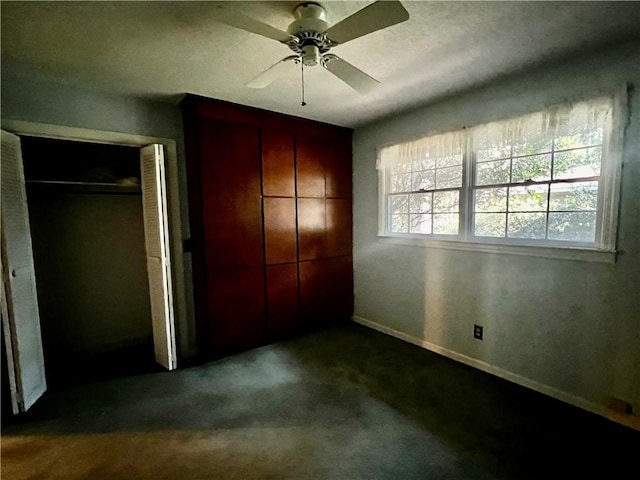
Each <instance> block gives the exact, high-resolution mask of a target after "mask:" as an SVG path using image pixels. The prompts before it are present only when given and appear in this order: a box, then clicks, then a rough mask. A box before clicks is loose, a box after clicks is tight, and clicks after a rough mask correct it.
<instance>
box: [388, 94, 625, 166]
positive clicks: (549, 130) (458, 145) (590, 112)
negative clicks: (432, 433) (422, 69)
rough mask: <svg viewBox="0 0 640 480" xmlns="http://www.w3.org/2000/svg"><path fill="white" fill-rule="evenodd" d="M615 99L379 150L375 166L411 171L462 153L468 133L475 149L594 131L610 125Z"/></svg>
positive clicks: (590, 102) (486, 125)
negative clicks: (425, 162)
mask: <svg viewBox="0 0 640 480" xmlns="http://www.w3.org/2000/svg"><path fill="white" fill-rule="evenodd" d="M612 103H613V102H612V98H611V97H610V96H609V97H601V98H597V99H593V100H589V101H584V102H577V103H574V104H565V105H562V106H558V107H552V108H549V109H547V110H545V111H543V112H537V113H533V114H529V115H523V116H520V117H514V118H511V119H507V120H501V121H497V122H491V123H486V124H482V125H478V126H475V127H473V128H469V129H466V130H459V131H455V132H448V133H443V134H437V135H431V136H426V137H423V138H419V139H415V140H410V141H407V142H402V143H398V144H395V145H391V146H388V147H384V148H381V149H380V152H379V155H378V159H377V164H376V167H377V168H378V169H379V170H381V169H387V168H392V169H393V170H394V171H410V170H411V163H412V162H414V161H418V160H421V159H428V158H432V159H434V158H439V157H440V158H442V157H451V156H455V155H460V154H461V153H462V151H463V149H464V141H465V138H466V136H467V135H470V136H471V138H472V140H473V148H474V150H477V149H486V148H499V147H508V146H510V145H513V144H516V143H517V144H523V143H528V144H533V143H539V142H543V141H551V140H552V139H554V138H557V137H562V136H570V135H576V134H584V135H588V134H593V132H600V135H602V132H603V130H606V128H607V127H608V126H609V122H610V121H611V112H612Z"/></svg>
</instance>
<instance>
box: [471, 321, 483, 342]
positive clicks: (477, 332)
mask: <svg viewBox="0 0 640 480" xmlns="http://www.w3.org/2000/svg"><path fill="white" fill-rule="evenodd" d="M483 331H484V327H483V326H482V325H475V324H474V325H473V338H477V339H478V340H482V334H483Z"/></svg>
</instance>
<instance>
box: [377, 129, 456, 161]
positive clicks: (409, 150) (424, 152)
mask: <svg viewBox="0 0 640 480" xmlns="http://www.w3.org/2000/svg"><path fill="white" fill-rule="evenodd" d="M463 146H464V131H462V130H461V131H458V132H449V133H444V134H440V135H432V136H428V137H423V138H419V139H416V140H411V141H408V142H403V143H399V144H396V145H391V146H389V147H384V148H382V149H381V150H380V154H379V155H378V161H377V168H378V170H381V169H387V168H391V169H393V170H396V171H411V170H412V163H413V162H418V161H421V160H429V159H431V160H434V161H435V159H438V158H449V157H455V156H458V155H461V154H462V153H463Z"/></svg>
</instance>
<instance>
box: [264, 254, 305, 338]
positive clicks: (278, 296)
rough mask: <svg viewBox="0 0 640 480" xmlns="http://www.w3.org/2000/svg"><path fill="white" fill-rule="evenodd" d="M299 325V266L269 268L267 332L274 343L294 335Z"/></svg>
mask: <svg viewBox="0 0 640 480" xmlns="http://www.w3.org/2000/svg"><path fill="white" fill-rule="evenodd" d="M297 323H298V264H297V263H287V264H283V265H272V266H269V267H267V331H268V337H269V340H271V341H274V340H278V339H281V338H286V337H289V336H291V335H292V334H294V333H295V332H296V330H297Z"/></svg>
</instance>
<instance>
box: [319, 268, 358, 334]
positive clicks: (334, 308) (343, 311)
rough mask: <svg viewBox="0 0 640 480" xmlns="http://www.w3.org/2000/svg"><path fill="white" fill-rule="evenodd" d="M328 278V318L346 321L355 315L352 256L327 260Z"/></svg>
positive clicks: (326, 273)
mask: <svg viewBox="0 0 640 480" xmlns="http://www.w3.org/2000/svg"><path fill="white" fill-rule="evenodd" d="M325 276H326V278H327V286H326V288H327V296H328V297H329V301H328V307H327V319H328V321H329V322H337V321H344V320H348V319H349V318H351V315H353V262H352V259H351V257H350V256H348V257H336V258H329V259H327V260H326V262H325Z"/></svg>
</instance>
